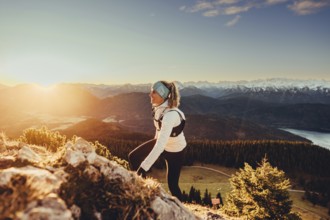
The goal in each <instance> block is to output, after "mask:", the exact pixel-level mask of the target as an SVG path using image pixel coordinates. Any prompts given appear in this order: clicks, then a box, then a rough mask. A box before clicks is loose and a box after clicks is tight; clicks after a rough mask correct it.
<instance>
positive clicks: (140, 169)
mask: <svg viewBox="0 0 330 220" xmlns="http://www.w3.org/2000/svg"><path fill="white" fill-rule="evenodd" d="M136 172H137V174H138V175H139V176H142V177H143V178H146V175H147V172H146V171H145V170H144V169H143V168H142V167H139V169H138V170H137V171H136Z"/></svg>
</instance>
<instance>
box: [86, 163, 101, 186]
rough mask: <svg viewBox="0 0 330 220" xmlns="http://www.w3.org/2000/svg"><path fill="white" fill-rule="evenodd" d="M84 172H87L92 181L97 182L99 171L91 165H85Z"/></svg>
mask: <svg viewBox="0 0 330 220" xmlns="http://www.w3.org/2000/svg"><path fill="white" fill-rule="evenodd" d="M84 173H85V174H87V175H88V176H89V177H90V179H91V180H92V182H94V183H96V182H98V181H99V180H100V178H101V173H100V171H99V170H98V169H96V168H95V167H93V166H91V165H90V166H88V167H86V169H85V170H84Z"/></svg>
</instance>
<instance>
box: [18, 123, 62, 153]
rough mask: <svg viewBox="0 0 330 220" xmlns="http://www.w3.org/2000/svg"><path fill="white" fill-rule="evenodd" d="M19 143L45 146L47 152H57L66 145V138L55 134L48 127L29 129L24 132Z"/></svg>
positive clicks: (56, 132)
mask: <svg viewBox="0 0 330 220" xmlns="http://www.w3.org/2000/svg"><path fill="white" fill-rule="evenodd" d="M19 141H21V142H24V143H27V144H34V145H38V146H44V147H46V148H47V150H49V151H52V152H56V151H57V150H58V149H59V148H60V147H62V146H63V145H64V144H65V143H66V137H65V136H64V135H61V134H60V133H59V132H58V131H55V132H53V131H50V130H49V129H48V128H46V127H41V128H40V129H37V128H29V129H26V130H24V131H23V135H21V136H20V137H19Z"/></svg>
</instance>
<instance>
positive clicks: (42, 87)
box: [36, 84, 55, 93]
mask: <svg viewBox="0 0 330 220" xmlns="http://www.w3.org/2000/svg"><path fill="white" fill-rule="evenodd" d="M36 87H37V88H38V90H39V91H40V92H42V93H51V92H53V91H54V89H55V85H40V84H36Z"/></svg>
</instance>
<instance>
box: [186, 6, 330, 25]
mask: <svg viewBox="0 0 330 220" xmlns="http://www.w3.org/2000/svg"><path fill="white" fill-rule="evenodd" d="M279 4H285V5H286V7H287V8H288V9H290V10H292V11H294V12H295V13H296V14H298V15H308V14H312V13H316V12H318V11H319V10H321V9H323V8H325V7H328V6H329V5H330V1H329V0H253V1H252V0H198V1H197V2H195V4H193V5H191V6H186V5H185V6H181V7H180V8H179V9H180V10H181V11H184V12H187V13H200V14H201V15H202V16H204V17H216V16H220V15H241V14H242V13H246V12H248V11H250V10H251V9H262V8H265V7H272V6H274V5H279ZM240 18H241V17H237V16H236V17H235V18H234V19H233V20H231V21H229V22H228V23H227V24H226V26H229V27H230V26H233V25H235V24H236V23H237V22H238V21H239V20H240Z"/></svg>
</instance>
